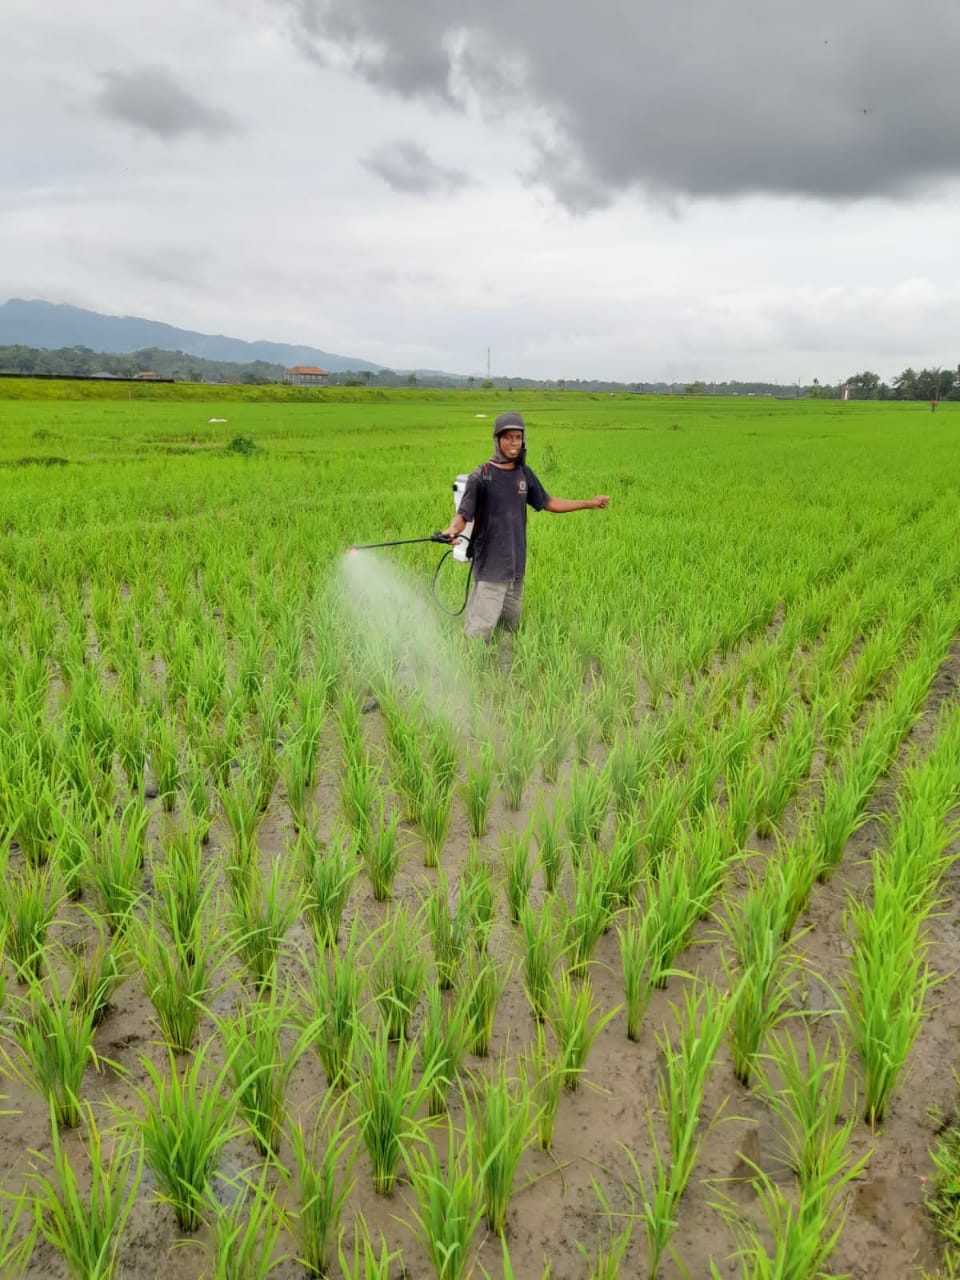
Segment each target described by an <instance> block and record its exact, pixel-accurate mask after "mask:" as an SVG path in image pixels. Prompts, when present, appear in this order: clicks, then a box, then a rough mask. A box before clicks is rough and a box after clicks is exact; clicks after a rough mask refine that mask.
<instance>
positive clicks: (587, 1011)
mask: <svg viewBox="0 0 960 1280" xmlns="http://www.w3.org/2000/svg"><path fill="white" fill-rule="evenodd" d="M619 1012H620V1006H619V1005H617V1007H616V1008H614V1009H610V1010H608V1011H607V1012H606V1013H603V1014H600V1006H599V1005H598V1004H596V1003H595V1002H594V999H593V988H592V987H591V985H590V980H589V978H585V979H584V980H583V981H582V982H576V983H575V982H574V981H572V979H571V978H570V975H569V974H568V973H567V972H566V971H565V970H562V971H561V973H560V976H559V978H557V979H556V980H555V981H554V984H553V999H552V1001H551V1007H550V1012H549V1014H548V1017H547V1021H548V1022H549V1024H550V1029H551V1031H552V1032H553V1035H554V1038H555V1040H556V1042H557V1049H558V1054H559V1059H560V1063H561V1070H562V1073H563V1084H564V1087H565V1088H566V1089H569V1090H571V1091H575V1090H577V1089H579V1087H580V1082H581V1078H582V1076H583V1073H584V1070H585V1068H586V1062H587V1058H588V1056H589V1054H590V1050H591V1049H592V1048H593V1045H594V1043H595V1042H596V1039H597V1036H598V1035H599V1034H600V1032H601V1031H602V1030H603V1028H604V1027H605V1026H606V1025H607V1023H608V1022H610V1021H611V1020H612V1019H613V1018H615V1017H616V1016H617V1014H618V1013H619ZM598 1015H599V1016H598Z"/></svg>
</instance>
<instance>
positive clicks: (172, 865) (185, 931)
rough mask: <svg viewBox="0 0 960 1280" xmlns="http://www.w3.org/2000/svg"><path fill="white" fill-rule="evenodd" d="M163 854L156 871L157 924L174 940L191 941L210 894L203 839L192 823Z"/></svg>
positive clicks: (172, 839) (173, 836)
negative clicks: (162, 859) (204, 861)
mask: <svg viewBox="0 0 960 1280" xmlns="http://www.w3.org/2000/svg"><path fill="white" fill-rule="evenodd" d="M164 854H165V859H164V861H163V862H158V863H157V864H156V865H155V866H154V870H153V889H154V903H155V906H156V912H157V920H158V922H159V923H160V924H161V925H162V926H163V928H164V929H165V930H166V931H167V933H168V934H170V936H171V937H175V938H182V939H189V938H191V937H192V936H193V934H194V931H195V928H196V923H197V919H198V917H199V915H200V911H201V908H202V906H203V903H204V901H205V900H206V899H207V898H208V897H209V894H210V884H209V873H208V871H207V869H206V868H205V866H204V863H203V841H202V835H201V833H200V831H198V830H197V828H196V827H195V826H194V824H193V822H192V821H188V822H187V825H186V826H185V827H182V828H179V829H177V830H176V831H174V832H172V833H171V834H170V836H169V838H168V840H167V843H166V847H165V849H164Z"/></svg>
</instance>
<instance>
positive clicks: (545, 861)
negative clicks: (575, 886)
mask: <svg viewBox="0 0 960 1280" xmlns="http://www.w3.org/2000/svg"><path fill="white" fill-rule="evenodd" d="M562 817H563V814H562V812H561V811H560V809H559V808H558V807H557V806H554V808H553V811H552V812H548V810H547V808H546V805H545V804H544V801H543V797H542V796H541V797H540V802H539V805H538V807H537V816H536V826H535V839H536V843H537V863H538V865H539V866H540V867H542V868H543V884H544V888H545V889H546V891H547V893H555V892H556V890H557V886H558V885H559V884H560V878H561V876H562V875H563V862H564V853H565V846H564V844H563V841H562V840H561V837H560V828H561V820H562Z"/></svg>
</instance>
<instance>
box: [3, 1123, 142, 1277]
mask: <svg viewBox="0 0 960 1280" xmlns="http://www.w3.org/2000/svg"><path fill="white" fill-rule="evenodd" d="M83 1119H84V1126H83V1128H84V1135H83V1136H84V1152H85V1156H86V1160H85V1164H86V1166H87V1168H86V1170H85V1171H84V1174H83V1175H82V1176H80V1175H78V1171H77V1169H76V1168H75V1167H74V1163H73V1162H72V1161H71V1159H70V1156H69V1154H68V1153H67V1152H66V1151H65V1150H64V1147H63V1144H62V1141H61V1138H60V1133H59V1128H58V1121H57V1118H56V1116H55V1114H53V1113H51V1120H52V1123H51V1126H50V1137H51V1146H52V1151H51V1155H50V1156H49V1157H47V1156H42V1157H41V1159H42V1160H43V1161H44V1162H45V1164H46V1166H47V1167H48V1168H49V1170H50V1172H49V1173H47V1172H45V1171H44V1172H41V1171H38V1172H37V1173H35V1174H34V1176H33V1188H34V1189H33V1203H34V1212H35V1215H36V1227H37V1228H38V1229H39V1231H40V1232H41V1233H42V1234H43V1236H44V1237H45V1239H46V1240H48V1241H49V1243H50V1244H52V1245H53V1247H54V1248H55V1249H56V1250H57V1252H58V1253H59V1254H60V1256H61V1257H62V1258H63V1260H64V1262H65V1263H66V1266H67V1270H68V1271H69V1273H70V1275H71V1276H74V1277H76V1280H113V1277H114V1276H116V1275H118V1274H119V1264H118V1254H119V1250H120V1243H121V1240H122V1237H123V1232H124V1228H125V1227H126V1224H127V1221H128V1219H129V1217H130V1212H131V1210H132V1208H133V1204H134V1201H135V1200H136V1196H137V1191H138V1188H139V1186H140V1179H141V1177H142V1174H143V1149H142V1145H141V1143H140V1141H139V1138H138V1137H136V1136H135V1135H133V1134H131V1133H129V1132H123V1131H121V1132H120V1134H119V1135H118V1136H117V1137H116V1139H115V1141H114V1143H113V1145H112V1150H111V1152H110V1154H109V1156H108V1155H106V1154H105V1152H104V1145H103V1136H102V1134H101V1132H100V1129H99V1128H98V1126H97V1123H96V1120H95V1119H94V1115H93V1109H92V1108H91V1107H90V1106H89V1104H87V1106H85V1107H84V1108H83ZM7 1274H9V1273H8V1272H7V1271H6V1269H5V1268H4V1275H7Z"/></svg>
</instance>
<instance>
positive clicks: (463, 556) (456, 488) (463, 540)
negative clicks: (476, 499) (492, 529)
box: [348, 475, 474, 618]
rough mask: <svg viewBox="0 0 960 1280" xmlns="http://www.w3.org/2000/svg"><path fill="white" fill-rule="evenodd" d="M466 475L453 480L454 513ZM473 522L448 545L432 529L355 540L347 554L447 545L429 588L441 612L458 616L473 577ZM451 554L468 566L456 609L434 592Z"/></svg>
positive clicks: (461, 611)
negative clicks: (382, 539) (423, 535)
mask: <svg viewBox="0 0 960 1280" xmlns="http://www.w3.org/2000/svg"><path fill="white" fill-rule="evenodd" d="M467 478H468V477H467V476H465V475H458V476H457V478H456V480H454V482H453V510H454V514H456V512H457V511H459V509H460V503H461V501H462V500H463V495H464V493H465V492H466V488H467ZM473 525H474V522H473V521H472V520H471V521H470V522H469V524H467V525H466V526H465V527H464V530H463V532H462V533H461V534H459V535H458V537H457V538H456V539H455V540H454V542H453V545H452V546H451V545H450V539H449V538H448V537H446V535H445V534H443V533H441V532H440V530H439V529H434V531H433V533H431V534H430V536H429V538H398V539H395V540H394V541H392V542H363V543H355V544H354V545H353V546H352V547H351V548H350V550H349V552H348V555H351V556H352V555H353V553H354V552H355V551H376V550H378V549H379V548H380V547H411V546H414V545H416V544H417V543H420V542H439V543H440V545H441V546H444V547H446V548H447V550H446V551H445V552H444V553H443V555H442V556H441V557H440V559H439V560H438V561H437V567H436V568H435V569H434V571H433V578H432V579H431V581H430V591H431V594H432V595H433V599H434V602H435V603H436V605H437V606H438V608H440V609H442V610H443V611H444V613H448V614H449V615H450V616H451V618H456V617H459V615H460V614H461V613H463V611H464V609H465V608H466V607H467V597H468V596H469V594H470V579H471V577H472V576H473V558H472V556H471V555H470V539H471V537H472V536H473ZM450 556H453V558H454V560H456V561H457V563H458V564H465V565H467V566H468V572H467V584H466V590H465V591H464V593H463V604H462V605H461V606H460V608H459V609H448V608H447V606H446V605H445V604H444V603H443V601H442V600H441V599H440V597H439V596H438V595H437V578H438V577H439V574H440V570H441V569H442V568H443V565H444V563H445V561H446V560H448V559H449V558H450Z"/></svg>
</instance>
